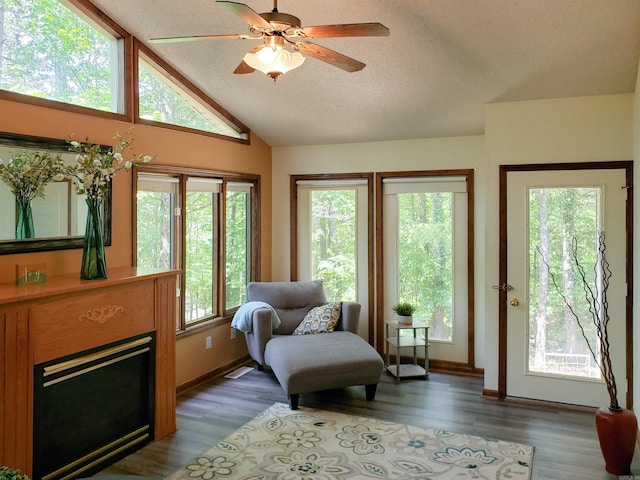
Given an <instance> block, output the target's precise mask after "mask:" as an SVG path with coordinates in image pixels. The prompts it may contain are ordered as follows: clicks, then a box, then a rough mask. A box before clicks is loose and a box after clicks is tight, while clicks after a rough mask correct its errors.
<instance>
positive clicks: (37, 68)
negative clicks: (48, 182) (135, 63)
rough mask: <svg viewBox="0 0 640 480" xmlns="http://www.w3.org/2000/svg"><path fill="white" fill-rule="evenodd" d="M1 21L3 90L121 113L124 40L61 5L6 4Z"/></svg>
mask: <svg viewBox="0 0 640 480" xmlns="http://www.w3.org/2000/svg"><path fill="white" fill-rule="evenodd" d="M0 17H2V18H3V21H2V22H0V34H1V35H2V37H1V39H0V89H3V90H8V91H10V92H15V93H21V94H25V95H30V96H34V97H40V98H45V99H50V100H57V101H59V102H64V103H70V104H73V105H79V106H82V107H88V108H92V109H96V110H104V111H108V112H120V113H122V111H123V110H124V107H123V100H122V99H123V97H124V96H123V95H122V92H121V90H122V88H121V85H122V82H120V80H119V79H120V78H121V77H123V74H122V72H121V71H120V70H119V68H118V66H119V64H120V58H122V56H123V48H124V47H123V45H122V43H123V42H122V41H121V40H119V39H118V38H116V37H114V36H113V35H111V34H110V33H108V32H107V31H106V30H105V29H103V28H102V27H100V26H98V24H97V22H94V21H91V20H89V19H88V18H87V17H85V16H84V15H82V14H81V13H80V11H79V10H78V9H76V8H74V7H73V6H71V5H70V4H68V3H65V4H64V5H63V4H62V3H61V2H59V1H57V0H4V1H3V2H0Z"/></svg>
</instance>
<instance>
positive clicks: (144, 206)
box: [136, 174, 179, 269]
mask: <svg viewBox="0 0 640 480" xmlns="http://www.w3.org/2000/svg"><path fill="white" fill-rule="evenodd" d="M178 181H179V180H178V178H176V177H169V176H166V175H144V174H140V175H139V177H138V192H137V196H136V197H137V202H136V208H137V218H138V223H137V228H136V232H137V240H136V244H137V247H138V248H137V260H138V263H137V264H138V265H140V266H144V267H152V268H164V269H169V268H175V267H176V259H175V252H176V248H175V243H176V228H177V227H176V225H175V221H174V212H175V211H176V209H177V201H178Z"/></svg>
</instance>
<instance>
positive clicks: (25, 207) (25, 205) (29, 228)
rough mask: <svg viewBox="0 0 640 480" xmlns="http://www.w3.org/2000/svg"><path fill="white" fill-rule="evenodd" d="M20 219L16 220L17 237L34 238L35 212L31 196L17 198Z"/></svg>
mask: <svg viewBox="0 0 640 480" xmlns="http://www.w3.org/2000/svg"><path fill="white" fill-rule="evenodd" d="M16 204H17V208H18V220H17V221H16V238H17V239H23V238H34V237H35V230H34V228H33V213H32V211H31V199H30V198H16Z"/></svg>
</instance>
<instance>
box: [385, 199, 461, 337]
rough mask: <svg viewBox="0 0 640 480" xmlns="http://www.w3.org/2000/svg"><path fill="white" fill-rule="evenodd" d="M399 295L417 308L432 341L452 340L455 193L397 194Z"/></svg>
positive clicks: (417, 314) (418, 317)
mask: <svg viewBox="0 0 640 480" xmlns="http://www.w3.org/2000/svg"><path fill="white" fill-rule="evenodd" d="M398 200H399V202H398V204H399V220H398V221H399V229H398V232H397V234H398V263H399V264H398V273H399V278H398V291H399V298H400V299H402V300H403V301H406V302H409V303H411V304H413V305H417V307H418V308H417V310H416V312H415V313H414V314H413V317H414V318H415V319H418V320H423V321H426V322H427V324H428V325H429V327H430V328H429V337H430V338H432V339H434V340H445V341H451V340H452V335H453V318H452V315H453V313H452V310H453V306H452V302H453V193H451V192H438V193H401V194H399V195H398Z"/></svg>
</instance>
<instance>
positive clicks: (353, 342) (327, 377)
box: [245, 281, 384, 410]
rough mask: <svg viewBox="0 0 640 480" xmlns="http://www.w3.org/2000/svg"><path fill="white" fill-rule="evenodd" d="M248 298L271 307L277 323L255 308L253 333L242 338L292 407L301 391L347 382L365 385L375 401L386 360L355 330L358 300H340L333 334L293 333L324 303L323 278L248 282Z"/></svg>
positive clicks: (268, 311) (265, 310)
mask: <svg viewBox="0 0 640 480" xmlns="http://www.w3.org/2000/svg"><path fill="white" fill-rule="evenodd" d="M247 301H248V302H250V303H253V304H255V302H256V301H258V302H265V303H266V304H268V305H270V306H271V307H273V309H274V310H275V313H277V317H278V318H279V320H280V322H281V323H280V325H279V326H277V328H275V329H274V328H273V325H272V310H271V309H270V308H269V307H267V306H263V307H259V308H255V309H254V310H252V312H251V315H250V318H249V321H250V323H251V325H250V327H249V329H250V330H251V331H250V332H245V337H246V340H247V347H248V349H249V354H250V355H251V357H252V358H253V359H254V360H255V361H256V362H257V364H258V369H259V370H262V369H263V368H264V366H265V365H268V366H269V367H271V369H272V370H273V373H274V374H275V376H276V378H277V379H278V381H279V382H280V385H281V386H282V388H283V389H284V391H285V393H286V394H287V395H288V396H289V399H290V403H291V409H292V410H295V409H297V408H298V402H299V396H300V394H301V393H307V392H314V391H319V390H328V389H333V388H343V387H347V386H350V385H364V386H365V388H366V397H367V399H368V400H373V399H374V397H375V393H376V387H377V384H378V382H379V381H380V376H381V373H382V370H383V366H384V364H383V361H382V358H381V357H380V355H379V354H378V352H377V351H376V350H375V349H374V348H373V347H372V346H371V345H369V343H367V342H366V341H365V340H364V339H362V338H361V337H360V336H359V335H357V333H356V332H357V328H358V320H359V315H360V305H359V304H357V303H351V302H343V303H342V305H341V311H340V317H339V320H338V323H337V325H336V327H335V331H333V332H331V333H314V334H307V335H291V334H292V332H293V331H294V330H295V329H296V327H297V326H298V325H299V324H300V322H301V321H302V320H303V319H304V318H305V316H306V315H307V313H308V312H309V311H310V310H311V309H313V308H314V307H318V306H321V305H325V304H327V299H326V295H325V291H324V286H323V285H322V282H320V281H308V282H252V283H249V285H248V286H247ZM337 308H338V307H336V311H337Z"/></svg>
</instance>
